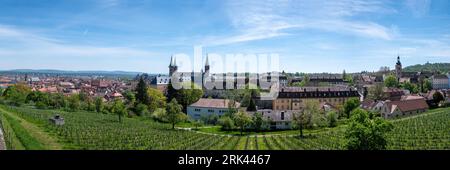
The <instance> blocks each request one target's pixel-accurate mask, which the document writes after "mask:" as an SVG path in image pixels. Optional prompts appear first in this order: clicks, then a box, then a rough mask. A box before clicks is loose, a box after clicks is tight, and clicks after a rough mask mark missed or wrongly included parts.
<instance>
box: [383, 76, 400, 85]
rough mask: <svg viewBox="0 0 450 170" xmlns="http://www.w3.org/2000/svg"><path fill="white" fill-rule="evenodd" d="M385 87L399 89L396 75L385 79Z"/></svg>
mask: <svg viewBox="0 0 450 170" xmlns="http://www.w3.org/2000/svg"><path fill="white" fill-rule="evenodd" d="M384 85H385V86H386V87H398V80H397V78H396V77H395V76H394V75H392V74H390V75H389V76H387V77H386V78H385V79H384Z"/></svg>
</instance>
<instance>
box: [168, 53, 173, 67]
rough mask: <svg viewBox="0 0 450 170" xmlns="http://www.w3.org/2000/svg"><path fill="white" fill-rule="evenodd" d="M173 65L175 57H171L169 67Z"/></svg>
mask: <svg viewBox="0 0 450 170" xmlns="http://www.w3.org/2000/svg"><path fill="white" fill-rule="evenodd" d="M172 65H173V55H172V56H170V64H169V67H172Z"/></svg>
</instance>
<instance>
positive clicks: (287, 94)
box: [272, 87, 360, 110]
mask: <svg viewBox="0 0 450 170" xmlns="http://www.w3.org/2000/svg"><path fill="white" fill-rule="evenodd" d="M359 97H360V95H359V93H358V92H357V91H356V90H354V89H352V88H344V87H283V88H282V89H281V90H280V92H279V94H278V98H277V99H275V100H273V101H272V102H273V103H272V109H273V110H302V109H303V108H304V107H305V103H307V101H317V102H318V103H327V104H329V105H332V106H338V105H343V104H344V103H345V102H346V101H348V100H349V99H352V98H356V99H359Z"/></svg>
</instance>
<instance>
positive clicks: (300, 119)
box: [292, 112, 312, 138]
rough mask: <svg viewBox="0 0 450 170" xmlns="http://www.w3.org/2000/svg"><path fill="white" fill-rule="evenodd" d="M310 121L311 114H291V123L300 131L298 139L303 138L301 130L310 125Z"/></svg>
mask: <svg viewBox="0 0 450 170" xmlns="http://www.w3.org/2000/svg"><path fill="white" fill-rule="evenodd" d="M311 119H312V115H311V112H294V113H293V114H292V123H293V124H294V125H295V126H296V127H297V128H298V129H299V130H300V136H299V137H300V138H303V137H304V136H303V129H305V128H306V127H307V126H308V124H310V122H311Z"/></svg>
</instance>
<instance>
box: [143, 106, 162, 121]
mask: <svg viewBox="0 0 450 170" xmlns="http://www.w3.org/2000/svg"><path fill="white" fill-rule="evenodd" d="M144 106H145V105H144ZM151 117H152V118H153V119H155V120H157V121H160V122H167V120H166V118H167V112H166V109H162V108H158V109H156V110H155V111H154V112H153V113H152V115H151Z"/></svg>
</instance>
